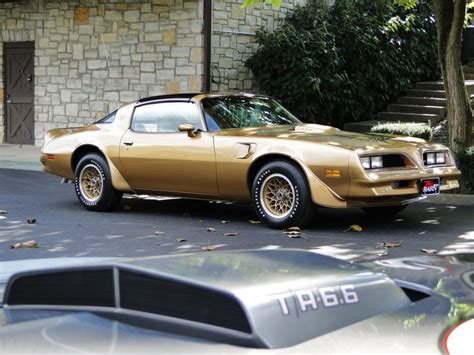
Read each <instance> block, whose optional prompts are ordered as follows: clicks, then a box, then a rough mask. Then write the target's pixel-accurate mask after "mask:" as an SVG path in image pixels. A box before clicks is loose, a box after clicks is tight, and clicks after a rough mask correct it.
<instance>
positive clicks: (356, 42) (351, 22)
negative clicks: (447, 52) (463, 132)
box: [247, 0, 439, 127]
mask: <svg viewBox="0 0 474 355" xmlns="http://www.w3.org/2000/svg"><path fill="white" fill-rule="evenodd" d="M257 42H258V44H259V49H258V50H257V52H256V53H255V54H254V55H253V56H252V57H251V58H250V59H249V60H248V61H247V65H248V67H249V68H250V69H251V70H252V72H253V74H254V76H255V80H256V83H257V86H258V87H259V89H260V90H261V91H264V92H266V93H267V94H269V95H271V96H275V97H277V98H279V99H281V100H282V101H283V103H284V104H285V105H286V106H288V108H289V109H290V110H291V111H293V112H294V113H295V114H296V115H297V116H298V117H300V118H301V119H302V120H304V121H307V122H317V123H323V124H332V125H336V126H339V127H340V126H342V125H343V123H345V122H350V121H358V120H367V119H370V118H371V116H373V115H374V114H375V113H376V112H379V111H381V110H383V109H384V108H385V107H386V105H387V103H388V101H389V100H390V99H392V98H394V97H396V96H398V95H399V94H401V93H403V92H404V91H406V89H407V88H408V87H410V85H411V84H412V83H414V82H416V81H419V80H428V79H434V78H437V77H439V71H438V65H437V61H436V51H437V48H436V29H435V24H434V18H433V16H432V12H431V9H430V8H429V6H428V5H427V4H422V5H420V6H417V7H416V8H411V9H405V8H404V7H401V6H397V5H393V2H391V1H384V0H359V1H355V0H338V1H336V2H335V4H334V6H331V7H329V6H327V4H326V2H325V1H322V0H310V1H309V2H308V4H307V5H305V6H303V7H297V8H296V9H295V10H294V12H293V13H292V14H290V15H289V16H288V17H287V18H286V19H285V20H283V22H282V23H281V26H280V27H279V28H278V29H276V30H275V31H274V32H265V31H263V30H262V31H259V32H258V34H257Z"/></svg>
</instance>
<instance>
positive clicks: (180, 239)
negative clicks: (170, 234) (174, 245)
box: [176, 238, 188, 243]
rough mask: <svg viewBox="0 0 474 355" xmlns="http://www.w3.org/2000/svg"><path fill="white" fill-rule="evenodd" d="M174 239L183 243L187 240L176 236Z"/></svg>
mask: <svg viewBox="0 0 474 355" xmlns="http://www.w3.org/2000/svg"><path fill="white" fill-rule="evenodd" d="M176 241H177V242H178V243H184V242H187V241H188V240H187V239H184V238H176Z"/></svg>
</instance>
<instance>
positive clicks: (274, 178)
mask: <svg viewBox="0 0 474 355" xmlns="http://www.w3.org/2000/svg"><path fill="white" fill-rule="evenodd" d="M310 195H311V194H310V190H309V188H308V184H307V182H306V178H305V176H304V174H303V173H302V172H301V170H300V169H299V168H298V167H296V166H295V165H293V164H291V163H289V162H285V161H275V162H271V163H269V164H267V165H265V166H264V167H263V168H262V169H260V171H259V172H258V173H257V175H256V176H255V178H254V181H253V185H252V199H253V203H254V206H255V210H256V212H257V215H258V217H259V219H260V220H261V221H262V222H263V223H265V224H267V225H268V226H269V227H270V228H281V229H282V228H288V227H292V226H299V227H301V228H303V227H306V226H307V225H308V224H309V223H310V222H311V219H312V217H313V216H314V211H315V206H314V205H313V202H312V200H311V196H310Z"/></svg>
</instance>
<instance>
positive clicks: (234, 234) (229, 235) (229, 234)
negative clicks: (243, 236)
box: [224, 232, 239, 237]
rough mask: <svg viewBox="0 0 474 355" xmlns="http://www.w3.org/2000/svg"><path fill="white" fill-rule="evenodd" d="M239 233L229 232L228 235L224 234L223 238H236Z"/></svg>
mask: <svg viewBox="0 0 474 355" xmlns="http://www.w3.org/2000/svg"><path fill="white" fill-rule="evenodd" d="M238 235H239V233H237V232H229V233H224V237H237V236H238Z"/></svg>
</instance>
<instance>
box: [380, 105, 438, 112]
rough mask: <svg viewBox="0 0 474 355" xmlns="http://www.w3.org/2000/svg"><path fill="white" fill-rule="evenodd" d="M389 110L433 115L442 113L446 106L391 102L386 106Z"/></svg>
mask: <svg viewBox="0 0 474 355" xmlns="http://www.w3.org/2000/svg"><path fill="white" fill-rule="evenodd" d="M388 111H390V112H407V113H431V114H434V115H444V113H445V112H446V107H444V106H427V105H400V104H391V105H389V106H388Z"/></svg>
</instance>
